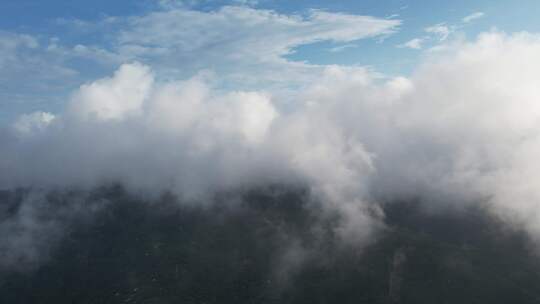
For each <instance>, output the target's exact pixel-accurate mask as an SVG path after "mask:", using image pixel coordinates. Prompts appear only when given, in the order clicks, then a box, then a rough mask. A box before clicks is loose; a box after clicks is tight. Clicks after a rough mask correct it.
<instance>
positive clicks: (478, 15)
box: [462, 12, 485, 23]
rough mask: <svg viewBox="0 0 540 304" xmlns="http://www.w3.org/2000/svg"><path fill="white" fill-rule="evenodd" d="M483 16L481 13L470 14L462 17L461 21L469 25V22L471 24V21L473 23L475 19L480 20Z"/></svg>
mask: <svg viewBox="0 0 540 304" xmlns="http://www.w3.org/2000/svg"><path fill="white" fill-rule="evenodd" d="M484 15H485V14H484V13H483V12H476V13H472V14H470V15H468V16H465V17H463V19H462V21H463V23H469V22H472V21H474V20H476V19H480V18H482V17H484Z"/></svg>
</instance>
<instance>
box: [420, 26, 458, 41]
mask: <svg viewBox="0 0 540 304" xmlns="http://www.w3.org/2000/svg"><path fill="white" fill-rule="evenodd" d="M424 31H426V33H430V34H435V35H437V36H438V39H439V41H445V40H446V39H447V38H448V36H449V35H450V34H451V33H452V32H453V31H454V30H453V28H452V27H450V26H448V25H446V24H444V23H439V24H435V25H432V26H429V27H426V28H425V29H424Z"/></svg>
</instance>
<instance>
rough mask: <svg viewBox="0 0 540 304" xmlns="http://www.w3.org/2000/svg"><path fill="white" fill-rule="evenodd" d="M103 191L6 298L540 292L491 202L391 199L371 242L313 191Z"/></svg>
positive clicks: (539, 299)
mask: <svg viewBox="0 0 540 304" xmlns="http://www.w3.org/2000/svg"><path fill="white" fill-rule="evenodd" d="M56 195H57V196H59V197H57V198H54V197H53V200H56V201H58V204H68V203H69V199H67V200H66V199H62V198H61V197H62V194H56ZM93 195H94V196H95V198H97V199H99V198H106V199H108V200H109V201H110V203H109V204H107V205H106V206H105V207H103V208H102V209H100V210H99V211H98V212H97V214H94V215H93V216H92V220H87V221H77V223H76V224H70V227H69V229H67V232H66V233H65V234H64V236H63V238H62V240H61V242H59V244H58V246H55V250H53V251H52V255H51V256H50V257H49V258H48V259H46V260H45V261H44V263H43V264H42V265H41V266H40V267H38V268H37V269H33V270H31V271H24V272H21V271H7V270H4V271H3V273H1V274H0V303H9V304H19V303H21V304H27V303H54V304H63V303H70V304H72V303H309V304H313V303H540V258H539V257H538V256H535V255H534V252H533V251H531V250H530V249H529V248H528V243H527V239H526V238H525V236H524V235H522V234H521V233H519V232H513V231H507V230H505V229H504V228H503V226H502V225H500V224H497V222H496V221H494V220H492V219H490V218H489V217H488V216H486V215H485V213H483V212H482V211H481V210H471V209H468V210H444V211H441V210H439V211H437V212H430V213H426V212H425V211H423V210H425V208H420V203H399V204H397V203H395V204H389V205H388V206H386V207H385V212H386V214H387V218H386V222H387V225H388V229H387V230H385V231H381V233H380V234H379V236H378V237H377V238H376V239H375V240H374V241H373V242H372V243H371V244H368V245H367V246H366V247H365V248H363V249H362V250H360V248H357V247H355V246H351V245H344V244H343V243H340V242H338V240H337V237H336V236H335V235H334V234H333V232H332V227H333V225H335V221H334V220H332V219H328V218H327V219H321V218H320V217H317V215H316V214H317V213H316V212H313V211H312V210H316V209H317V208H316V207H315V206H313V205H312V204H309V203H307V202H308V199H307V198H306V193H304V192H302V191H293V190H287V191H284V190H278V189H266V190H259V191H252V192H248V193H246V194H243V195H242V200H239V199H236V200H234V199H233V198H227V199H224V198H222V199H218V202H217V203H216V204H213V205H211V206H210V205H209V206H206V207H202V208H201V207H197V208H195V207H186V206H185V205H183V207H182V206H181V205H179V204H177V203H175V202H174V201H175V200H174V199H173V198H171V197H167V196H164V197H163V199H161V200H159V202H155V203H151V204H150V203H144V202H141V201H140V200H139V199H136V198H134V197H132V196H130V195H128V194H127V193H125V192H124V191H123V190H122V189H121V188H119V187H113V188H110V189H102V190H100V191H97V192H96V193H94V194H93ZM20 196H24V195H22V194H21V195H20ZM6 197H7V196H6V194H4V196H3V198H4V200H6V201H7V199H6ZM68 197H69V196H68ZM14 200H15V201H16V200H17V198H15V199H13V198H12V199H10V202H11V203H10V204H11V205H10V206H9V208H8V207H5V206H4V208H3V209H1V210H4V211H2V212H3V218H2V220H6V218H8V217H9V216H13V215H14V214H16V213H17V212H18V210H17V204H16V203H13V201H14ZM219 200H222V201H226V200H227V202H219ZM231 201H236V203H231ZM308 210H311V211H308Z"/></svg>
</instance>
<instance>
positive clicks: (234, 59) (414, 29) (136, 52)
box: [0, 0, 540, 123]
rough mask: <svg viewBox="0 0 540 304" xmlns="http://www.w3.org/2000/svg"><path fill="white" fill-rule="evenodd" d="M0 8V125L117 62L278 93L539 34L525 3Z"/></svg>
mask: <svg viewBox="0 0 540 304" xmlns="http://www.w3.org/2000/svg"><path fill="white" fill-rule="evenodd" d="M0 8H1V9H0V52H1V53H0V56H1V57H0V58H2V57H3V58H4V59H3V60H2V61H0V123H6V122H10V121H12V120H13V119H14V118H15V117H17V116H18V115H20V114H22V113H26V112H29V111H30V112H31V111H37V110H46V111H51V112H58V111H61V109H62V108H63V106H64V105H65V103H66V100H67V99H69V98H70V94H72V92H73V91H74V90H76V89H77V87H79V86H80V85H81V84H84V83H86V82H89V81H92V80H94V79H97V78H101V77H104V76H107V75H110V74H111V73H112V72H113V71H114V70H116V69H117V68H118V67H119V66H120V65H121V64H122V63H126V62H133V61H139V62H142V63H144V64H148V65H150V66H151V67H152V68H153V69H154V71H155V73H156V74H157V76H158V78H161V79H184V78H189V77H192V76H193V75H197V74H200V73H203V74H204V73H210V74H213V75H217V77H214V79H215V82H216V84H215V85H216V86H218V87H224V88H233V89H252V88H257V89H261V88H262V89H266V90H284V89H286V88H287V87H294V86H298V85H303V84H305V83H306V82H308V81H309V77H308V76H309V75H313V74H314V70H317V69H319V68H321V66H326V65H332V64H337V65H342V66H352V67H359V66H361V67H368V68H370V69H372V70H374V71H376V72H378V73H381V74H382V75H386V76H397V75H404V76H408V75H410V74H411V73H412V72H413V71H414V69H415V67H416V66H417V65H418V62H420V61H421V58H422V57H423V56H425V54H426V52H430V50H431V49H432V48H433V47H436V46H437V45H440V44H443V43H449V42H451V41H453V40H459V39H462V40H463V39H473V38H474V37H475V36H476V35H477V34H478V33H480V32H485V31H490V30H493V29H497V30H500V31H505V32H516V31H528V32H538V31H539V30H540V22H539V21H537V20H538V18H537V16H536V13H537V12H538V11H540V2H538V1H534V0H524V1H520V2H519V4H516V2H513V1H504V0H501V1H487V0H483V1H464V0H459V1H419V0H416V1H410V0H389V1H374V0H369V1H281V0H280V1H269V0H260V1H238V0H237V1H211V0H199V1H198V0H191V1H183V2H181V1H172V0H167V1H150V0H147V1H104V0H96V1H82V0H76V1H64V0H53V1H29V0H18V1H6V0H4V1H0ZM366 16H367V17H366ZM349 17H352V19H351V18H349ZM212 18H213V19H212ZM219 18H222V19H223V18H225V19H227V20H228V21H226V22H225V21H223V20H218V19H219ZM367 18H371V19H369V20H368V19H367ZM209 19H212V20H211V21H209ZM255 20H258V21H257V22H262V23H260V24H263V25H262V26H261V25H256V26H253V25H252V24H251V23H250V22H255ZM290 22H293V23H294V22H297V24H291V23H290ZM257 26H261V27H260V28H257ZM213 27H216V28H213ZM351 29H352V30H351ZM152 31H154V32H152ZM283 33H288V35H283ZM265 41H266V42H265ZM265 43H266V44H265ZM143 48H144V49H143ZM280 75H287V76H288V77H284V78H283V77H282V76H280ZM255 76H256V77H255ZM282 78H283V79H282Z"/></svg>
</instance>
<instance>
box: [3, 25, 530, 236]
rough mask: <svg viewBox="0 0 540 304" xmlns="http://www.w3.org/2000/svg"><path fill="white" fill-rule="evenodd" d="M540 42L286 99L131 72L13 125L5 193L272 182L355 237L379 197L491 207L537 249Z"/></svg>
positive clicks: (518, 41) (370, 227)
mask: <svg viewBox="0 0 540 304" xmlns="http://www.w3.org/2000/svg"><path fill="white" fill-rule="evenodd" d="M539 54H540V38H539V37H538V36H536V35H532V34H527V33H518V34H512V35H507V34H504V33H500V32H491V33H484V34H481V35H480V36H479V37H478V38H477V39H476V40H475V41H473V42H465V43H460V44H453V45H448V46H447V47H446V48H444V49H443V50H441V51H439V52H435V53H433V54H432V55H431V57H430V58H428V59H426V61H425V62H424V63H423V64H422V65H421V66H420V67H419V68H418V69H417V71H416V72H415V73H414V75H413V76H412V77H411V78H395V79H381V78H379V76H378V75H375V74H373V73H371V72H369V71H367V70H364V69H361V68H344V67H327V68H326V69H325V71H324V73H323V74H321V75H319V76H318V77H317V80H316V81H313V82H311V83H310V84H309V85H308V86H307V87H305V88H303V89H301V90H299V91H297V92H295V93H294V95H293V96H291V97H290V99H291V100H294V104H291V105H287V106H284V105H283V104H280V103H279V102H277V101H276V100H275V96H273V94H272V92H270V91H223V90H218V89H215V88H213V87H212V86H211V84H209V81H208V79H207V78H206V77H207V76H205V75H204V74H202V75H196V76H194V77H192V78H190V79H187V80H182V81H160V80H158V79H157V78H156V77H155V74H154V72H153V71H152V68H150V67H149V66H146V65H144V64H140V63H131V64H125V65H122V66H121V67H120V68H119V69H118V70H117V71H116V72H115V73H114V75H112V76H111V77H109V78H103V79H99V80H96V81H93V82H90V83H87V84H85V85H83V86H81V87H80V88H79V89H78V90H77V91H76V92H74V93H73V94H72V98H71V100H70V102H69V106H68V107H67V108H66V110H65V111H64V112H62V113H59V114H57V115H56V116H54V115H53V114H49V113H34V114H30V115H26V116H23V117H21V119H20V120H19V121H18V122H17V123H15V125H14V127H13V128H11V129H10V130H4V131H2V133H0V134H1V136H2V138H1V141H2V143H3V145H2V146H1V148H0V187H1V188H3V189H13V188H16V187H32V188H35V189H59V188H60V189H65V188H76V189H82V190H85V189H86V190H90V189H93V188H94V187H97V186H100V185H103V184H107V183H116V182H120V183H122V184H123V185H125V186H126V188H127V189H128V190H129V191H131V192H133V193H140V194H145V195H149V196H150V197H151V196H156V195H160V194H161V193H162V192H164V191H170V192H173V193H174V194H176V195H178V196H179V197H181V198H182V200H183V201H189V202H193V203H196V202H200V201H204V200H205V199H204V198H205V197H207V196H208V195H209V194H210V195H211V194H212V193H216V192H221V191H234V190H235V189H245V188H250V187H256V186H261V185H266V184H273V183H274V184H276V183H279V184H293V185H304V186H306V187H308V189H310V191H311V193H312V194H313V195H314V197H315V198H316V199H317V200H319V201H320V202H323V205H324V209H325V210H327V212H328V213H329V214H339V215H340V218H341V224H340V225H339V226H338V227H337V228H336V229H337V232H338V233H339V234H340V235H341V236H342V237H343V239H344V240H347V241H352V242H354V243H363V242H366V241H368V240H369V239H370V237H371V236H372V235H373V233H374V232H375V231H376V230H377V228H379V227H381V225H382V222H383V218H384V214H382V211H381V209H380V208H379V206H380V204H381V203H383V202H388V201H399V200H403V199H408V198H421V199H424V200H426V201H427V202H429V204H432V205H433V206H441V205H455V206H458V207H459V206H463V205H466V204H487V206H489V208H490V209H489V210H491V211H492V212H493V214H495V215H497V216H499V217H500V218H501V219H503V220H504V221H505V222H506V223H508V224H511V225H512V227H518V228H524V229H526V230H527V231H528V232H529V233H530V235H531V236H532V237H533V238H537V239H539V240H540V213H539V212H538V211H539V210H540V190H538V189H540V184H539V179H538V172H540V167H538V165H537V163H538V162H537V161H536V158H537V155H538V152H539V151H540V137H539V136H538V135H539V134H540V133H539V132H538V130H540V129H539V128H540V125H539V123H540V107H539V106H538V99H539V98H540V88H539V87H538V79H539V76H540V74H539V72H538V71H540V69H539V67H540V55H539Z"/></svg>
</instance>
